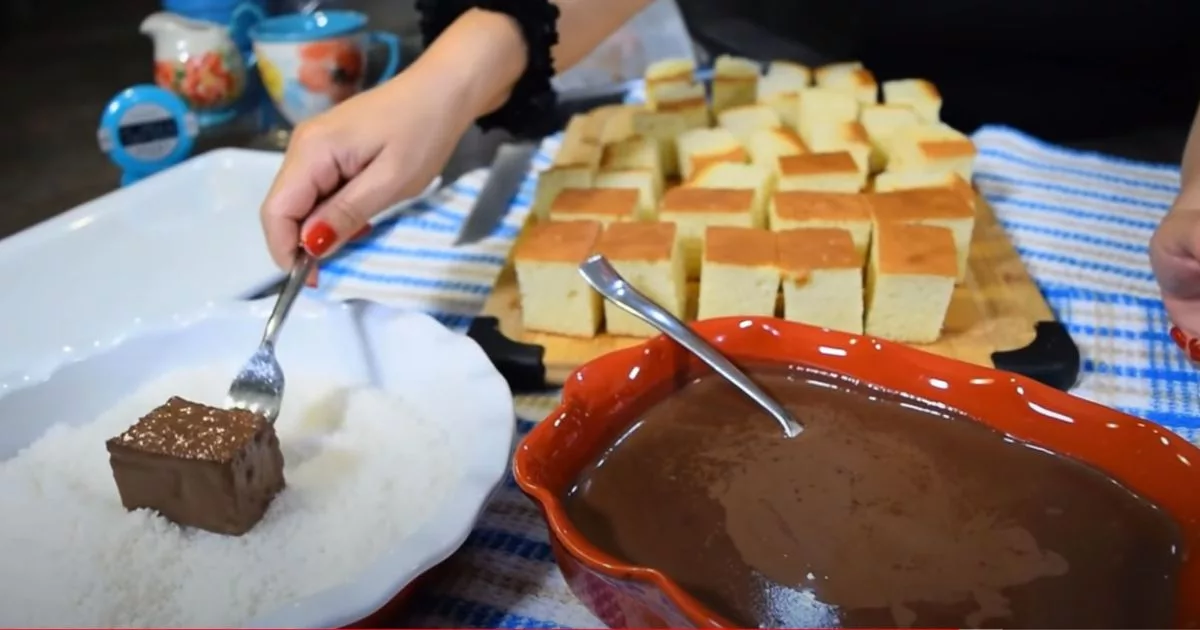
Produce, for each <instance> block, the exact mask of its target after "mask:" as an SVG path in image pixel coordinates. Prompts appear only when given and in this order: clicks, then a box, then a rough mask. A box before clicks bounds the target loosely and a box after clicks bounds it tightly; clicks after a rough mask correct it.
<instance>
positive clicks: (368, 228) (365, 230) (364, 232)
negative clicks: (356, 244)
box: [350, 223, 372, 241]
mask: <svg viewBox="0 0 1200 630" xmlns="http://www.w3.org/2000/svg"><path fill="white" fill-rule="evenodd" d="M371 227H372V226H371V224H370V223H368V224H366V225H364V226H362V229H360V230H359V231H357V232H355V233H354V236H351V237H350V240H352V241H355V240H358V239H360V238H363V237H364V236H366V235H368V234H370V233H371Z"/></svg>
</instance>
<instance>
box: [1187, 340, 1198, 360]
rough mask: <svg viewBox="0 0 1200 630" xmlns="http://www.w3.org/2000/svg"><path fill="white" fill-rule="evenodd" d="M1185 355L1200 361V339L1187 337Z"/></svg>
mask: <svg viewBox="0 0 1200 630" xmlns="http://www.w3.org/2000/svg"><path fill="white" fill-rule="evenodd" d="M1187 355H1188V358H1189V359H1191V360H1192V361H1195V362H1198V363H1200V339H1188V342H1187Z"/></svg>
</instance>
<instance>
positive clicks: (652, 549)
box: [566, 366, 1184, 628]
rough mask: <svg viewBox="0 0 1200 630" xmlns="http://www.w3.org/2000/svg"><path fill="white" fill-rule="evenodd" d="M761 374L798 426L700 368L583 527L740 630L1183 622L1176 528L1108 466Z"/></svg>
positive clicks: (596, 485)
mask: <svg viewBox="0 0 1200 630" xmlns="http://www.w3.org/2000/svg"><path fill="white" fill-rule="evenodd" d="M753 375H754V377H755V378H756V380H757V381H758V382H759V383H760V384H761V385H763V386H764V387H765V388H766V389H767V390H768V391H769V392H771V393H772V394H773V395H775V396H776V397H778V398H779V399H780V400H781V401H782V402H783V403H784V404H785V405H786V406H787V407H788V408H789V410H791V411H792V412H793V414H795V417H796V418H798V419H799V420H800V421H801V422H803V423H804V425H805V432H804V433H803V434H802V435H800V436H799V437H797V438H795V439H793V440H787V439H785V438H784V437H783V436H782V434H781V433H780V431H779V428H778V426H777V425H776V424H775V423H774V422H772V421H771V420H770V418H768V417H767V416H766V415H765V414H764V413H763V412H761V411H760V410H758V409H757V408H756V407H754V406H753V404H752V403H750V402H749V401H748V400H747V399H746V398H745V397H744V396H742V395H741V394H740V393H738V392H737V391H735V390H734V389H733V388H732V387H731V386H729V385H728V384H726V383H725V382H723V381H721V380H720V379H719V378H718V377H715V376H711V375H709V376H703V377H701V378H699V379H698V380H695V381H694V382H692V383H690V384H688V385H686V386H685V387H683V389H682V390H680V391H678V392H676V393H675V394H673V395H671V396H670V397H668V398H667V399H665V400H664V401H662V402H660V403H658V404H657V405H655V406H653V407H652V408H651V409H649V410H648V411H647V412H646V413H645V414H644V415H643V416H642V417H641V419H640V421H639V422H637V423H635V424H634V426H633V427H632V428H631V429H630V430H629V431H628V432H627V433H625V434H624V435H623V436H622V437H621V439H620V440H618V441H617V442H616V443H615V445H614V446H612V447H610V448H609V449H608V450H607V451H606V452H605V453H604V454H603V455H602V456H601V457H600V458H599V459H598V460H597V462H596V463H595V464H594V465H593V466H591V467H590V468H588V469H587V470H585V471H584V473H583V474H582V475H581V476H580V477H579V479H578V480H577V483H576V484H575V486H574V488H573V489H572V491H571V492H570V493H569V494H568V496H567V497H566V507H567V511H568V514H569V515H570V518H571V520H572V522H573V523H574V524H575V525H576V526H577V527H578V528H579V529H580V530H581V531H582V533H583V534H584V535H585V536H586V537H587V538H588V539H589V540H590V541H592V542H593V543H595V544H596V545H598V546H599V547H600V548H601V549H603V550H605V551H606V552H608V553H609V554H612V555H613V556H615V557H617V558H621V559H623V560H624V561H626V562H629V563H631V564H635V565H639V566H649V567H653V568H656V569H659V570H661V571H663V572H664V573H666V574H667V575H668V576H670V577H671V578H672V579H674V580H676V581H677V582H678V583H679V584H680V585H681V586H683V587H684V588H685V589H687V590H688V591H689V592H691V593H692V594H693V595H694V596H696V597H697V598H699V599H700V600H701V601H703V602H705V603H706V604H708V605H709V606H710V607H711V608H712V609H713V610H714V611H715V612H718V613H719V614H721V615H723V616H725V617H727V618H728V619H730V620H731V621H733V622H735V623H737V624H739V625H742V626H743V627H753V626H765V627H780V626H783V627H876V628H878V627H909V626H919V627H956V628H965V627H980V626H988V627H1006V628H1101V627H1108V628H1154V627H1170V625H1171V624H1172V622H1173V614H1174V610H1175V601H1176V587H1177V578H1178V573H1179V570H1180V565H1181V557H1182V554H1183V553H1184V550H1183V549H1182V545H1181V538H1180V534H1179V531H1178V527H1177V526H1176V524H1175V523H1174V522H1173V521H1172V520H1171V519H1170V517H1169V516H1168V515H1166V514H1165V513H1164V512H1163V511H1162V510H1160V509H1159V508H1158V507H1156V506H1155V505H1153V504H1151V503H1150V502H1148V501H1146V500H1145V499H1143V498H1141V497H1139V496H1137V495H1135V494H1134V493H1132V492H1130V491H1129V490H1128V489H1126V488H1124V487H1123V486H1121V485H1119V484H1118V483H1116V482H1115V481H1113V480H1112V479H1110V478H1108V477H1107V476H1105V475H1104V474H1102V473H1100V472H1099V471H1097V470H1095V469H1093V468H1091V467H1088V466H1086V465H1084V464H1081V463H1079V462H1076V461H1074V460H1071V459H1068V458H1065V457H1061V456H1058V455H1054V454H1051V453H1048V452H1046V451H1044V450H1041V449H1037V448H1034V447H1031V446H1029V445H1027V444H1024V443H1022V442H1019V441H1017V440H1015V439H1012V438H1009V437H1007V436H1005V435H1003V434H1001V433H999V432H996V431H994V430H992V429H990V428H988V427H987V426H985V425H983V424H981V423H978V422H975V421H972V420H971V419H969V418H964V417H960V416H957V415H954V414H948V413H946V412H945V411H942V410H938V409H935V408H933V407H932V406H930V405H927V404H924V403H922V402H921V401H916V400H912V399H902V398H900V397H898V396H896V395H892V394H888V393H883V392H879V391H875V390H868V389H866V388H863V387H859V386H853V385H850V384H847V383H845V382H841V381H837V380H834V379H833V378H832V377H826V376H824V375H819V374H815V373H810V372H804V371H799V370H795V371H785V370H783V369H781V368H769V367H766V366H758V369H755V370H754V371H753ZM1046 421H1047V422H1052V421H1053V420H1050V419H1047V420H1046Z"/></svg>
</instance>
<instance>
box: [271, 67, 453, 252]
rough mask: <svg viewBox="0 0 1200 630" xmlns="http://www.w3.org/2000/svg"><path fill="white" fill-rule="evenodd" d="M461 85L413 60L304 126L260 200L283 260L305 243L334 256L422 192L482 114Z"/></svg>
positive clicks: (274, 247) (308, 247)
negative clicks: (465, 100) (469, 105)
mask: <svg viewBox="0 0 1200 630" xmlns="http://www.w3.org/2000/svg"><path fill="white" fill-rule="evenodd" d="M455 86H456V83H455V82H453V81H449V80H447V77H444V76H442V77H439V76H437V75H436V73H433V72H430V71H429V68H421V67H419V66H414V67H412V68H410V69H409V70H407V71H405V72H403V73H401V74H400V75H399V76H397V77H396V78H395V79H392V80H391V81H389V82H387V83H386V84H384V85H382V86H380V87H378V88H375V89H373V90H369V91H367V92H364V93H362V94H359V95H357V96H355V97H353V98H351V99H349V100H347V101H346V102H344V103H342V104H340V105H338V106H337V107H335V108H333V109H332V110H330V111H328V112H326V113H324V114H322V115H320V116H317V117H316V118H313V119H311V120H309V121H306V122H304V123H303V124H301V125H299V126H298V127H296V130H295V131H294V132H293V134H292V138H291V142H290V144H289V145H288V149H287V154H286V155H285V156H284V160H283V166H282V167H281V168H280V170H279V173H278V174H277V175H276V176H275V182H274V184H272V185H271V190H270V192H268V193H267V198H266V201H264V202H263V206H262V210H261V215H262V224H263V230H264V232H265V233H266V238H267V246H268V248H269V249H270V252H271V257H272V258H273V259H274V260H275V263H276V264H278V265H279V266H280V267H283V268H288V267H289V266H291V264H292V260H293V258H294V257H295V253H296V250H297V247H298V246H300V245H303V247H304V248H305V249H306V250H308V252H309V253H310V254H312V255H313V256H315V257H318V258H319V257H322V256H327V255H329V254H330V253H332V252H333V251H335V250H336V249H337V248H338V247H340V246H341V245H342V244H343V243H345V242H346V241H347V240H348V239H350V238H352V237H354V236H355V235H356V234H357V233H358V232H360V231H361V230H363V229H364V228H365V227H366V226H367V222H368V221H369V220H370V219H371V217H373V216H375V215H376V214H379V213H380V212H383V211H384V210H386V209H387V208H389V207H391V206H392V205H394V204H396V203H397V202H399V201H402V200H404V199H407V198H410V197H413V196H415V195H417V194H420V192H421V191H422V190H424V188H425V187H426V186H427V185H428V184H429V182H430V181H431V180H432V179H433V177H434V176H435V175H437V174H438V173H439V172H440V171H441V169H442V167H443V166H444V165H445V163H446V161H447V160H448V159H449V158H450V154H451V153H452V152H453V150H454V147H455V145H456V144H457V143H458V140H459V138H460V137H461V136H462V135H463V134H464V133H465V132H466V130H467V128H468V127H469V125H470V124H471V122H472V121H473V120H474V116H475V113H474V112H472V111H466V109H465V108H463V107H462V106H458V107H456V103H461V100H457V96H458V95H456V94H455V91H456V87H455Z"/></svg>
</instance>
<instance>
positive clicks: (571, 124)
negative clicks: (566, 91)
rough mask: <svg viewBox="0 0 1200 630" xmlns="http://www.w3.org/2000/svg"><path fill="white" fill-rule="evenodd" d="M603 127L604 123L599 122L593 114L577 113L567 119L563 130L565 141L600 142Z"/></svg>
mask: <svg viewBox="0 0 1200 630" xmlns="http://www.w3.org/2000/svg"><path fill="white" fill-rule="evenodd" d="M603 128H604V125H603V124H599V123H597V120H596V117H595V116H593V115H592V114H590V113H589V114H575V115H574V116H571V118H570V119H569V120H568V121H567V126H566V128H565V129H564V130H563V143H567V142H573V141H574V142H590V143H592V144H596V143H598V142H600V131H601V130H602V129H603Z"/></svg>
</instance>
